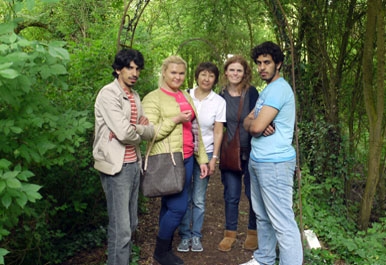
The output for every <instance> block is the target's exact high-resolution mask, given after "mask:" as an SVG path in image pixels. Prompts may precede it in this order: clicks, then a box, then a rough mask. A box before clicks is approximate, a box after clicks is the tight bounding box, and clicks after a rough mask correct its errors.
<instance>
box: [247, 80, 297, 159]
mask: <svg viewBox="0 0 386 265" xmlns="http://www.w3.org/2000/svg"><path fill="white" fill-rule="evenodd" d="M263 106H270V107H273V108H275V109H277V110H278V111H279V112H278V114H277V115H276V117H275V119H274V120H273V122H274V123H275V133H274V134H272V135H270V136H267V137H265V136H259V137H252V140H251V145H252V151H251V159H252V160H253V161H256V162H285V161H288V160H291V159H294V158H295V157H296V152H295V149H294V148H293V146H292V138H293V133H294V125H295V98H294V93H293V92H292V89H291V86H290V85H289V84H288V82H287V81H286V80H284V78H282V77H280V78H278V79H276V80H275V81H273V82H271V83H270V84H268V85H267V86H266V87H265V88H264V90H263V91H262V92H261V93H260V96H259V99H258V100H257V102H256V106H255V118H256V117H257V115H259V112H260V110H261V108H262V107H263Z"/></svg>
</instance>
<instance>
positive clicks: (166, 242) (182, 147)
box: [142, 56, 208, 265]
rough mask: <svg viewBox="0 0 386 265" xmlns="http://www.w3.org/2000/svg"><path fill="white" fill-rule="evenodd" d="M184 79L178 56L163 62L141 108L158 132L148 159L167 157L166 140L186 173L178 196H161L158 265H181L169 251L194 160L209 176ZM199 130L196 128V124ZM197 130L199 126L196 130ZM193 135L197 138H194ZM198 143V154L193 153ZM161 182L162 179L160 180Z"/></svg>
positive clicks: (184, 206) (184, 204) (185, 202)
mask: <svg viewBox="0 0 386 265" xmlns="http://www.w3.org/2000/svg"><path fill="white" fill-rule="evenodd" d="M185 75H186V62H185V61H184V60H183V59H182V58H181V57H179V56H170V57H168V58H166V59H165V60H164V61H163V64H162V67H161V75H160V80H159V88H158V89H156V90H154V91H152V92H150V93H149V94H148V95H146V96H145V97H144V99H143V102H142V104H143V108H144V111H145V113H146V115H147V117H148V119H149V122H150V123H152V124H153V125H154V128H158V127H159V126H160V124H162V125H161V128H160V130H159V133H158V135H157V138H156V142H155V143H154V146H153V148H152V150H151V152H150V155H153V154H160V153H166V152H167V150H165V146H164V144H163V143H162V140H164V139H166V138H168V140H169V141H170V146H171V149H172V152H182V153H183V154H184V165H185V170H186V182H185V187H184V189H183V191H182V192H181V193H178V194H174V195H170V196H164V197H162V200H161V210H160V216H159V231H158V236H157V241H156V247H155V250H154V259H155V260H156V261H157V262H159V263H160V264H161V265H182V264H184V262H183V260H182V259H181V258H179V257H177V256H176V255H174V253H173V251H172V241H173V234H174V232H175V230H176V229H177V227H178V226H179V224H180V223H181V220H182V218H183V217H184V215H185V212H186V209H187V207H188V189H189V185H190V184H191V180H192V174H193V162H194V159H196V161H197V162H198V164H199V165H200V171H201V174H200V176H201V177H205V176H206V175H207V174H208V167H207V163H208V156H207V155H206V152H205V146H204V144H203V141H202V137H201V132H200V130H197V131H194V132H193V130H192V128H193V124H194V123H197V112H196V109H195V107H194V104H193V100H192V98H191V97H190V96H189V95H188V94H187V92H185V91H183V90H181V86H182V84H183V83H184V80H185ZM197 126H198V124H197ZM198 128H199V126H198ZM194 133H196V135H194ZM195 139H197V143H196V144H197V146H198V148H197V151H196V152H195V151H194V146H195ZM160 178H162V176H160Z"/></svg>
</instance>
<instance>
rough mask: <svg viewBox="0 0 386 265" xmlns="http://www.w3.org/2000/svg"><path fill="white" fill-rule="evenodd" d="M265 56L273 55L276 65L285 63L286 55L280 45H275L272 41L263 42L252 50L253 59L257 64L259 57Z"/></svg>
mask: <svg viewBox="0 0 386 265" xmlns="http://www.w3.org/2000/svg"><path fill="white" fill-rule="evenodd" d="M265 54H269V55H271V56H272V59H273V61H274V62H275V64H278V63H282V62H283V61H284V54H283V52H282V51H281V49H280V47H279V45H277V44H275V43H273V42H272V41H266V42H263V43H262V44H260V45H258V46H256V47H254V48H253V49H252V50H251V58H252V60H253V61H254V62H255V63H257V62H256V60H257V57H259V56H260V55H265Z"/></svg>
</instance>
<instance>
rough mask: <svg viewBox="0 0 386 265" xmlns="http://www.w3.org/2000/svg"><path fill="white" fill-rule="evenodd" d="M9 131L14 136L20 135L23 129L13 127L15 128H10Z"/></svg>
mask: <svg viewBox="0 0 386 265" xmlns="http://www.w3.org/2000/svg"><path fill="white" fill-rule="evenodd" d="M10 129H11V131H12V132H14V133H16V134H19V133H22V132H23V129H22V128H20V127H15V126H12V127H11V128H10Z"/></svg>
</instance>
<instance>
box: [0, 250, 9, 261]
mask: <svg viewBox="0 0 386 265" xmlns="http://www.w3.org/2000/svg"><path fill="white" fill-rule="evenodd" d="M8 253H9V251H8V250H6V249H5V248H0V264H5V262H4V256H5V255H7V254H8Z"/></svg>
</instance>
